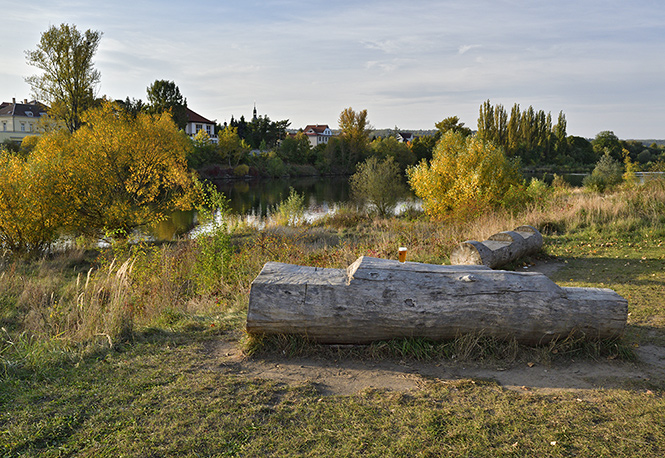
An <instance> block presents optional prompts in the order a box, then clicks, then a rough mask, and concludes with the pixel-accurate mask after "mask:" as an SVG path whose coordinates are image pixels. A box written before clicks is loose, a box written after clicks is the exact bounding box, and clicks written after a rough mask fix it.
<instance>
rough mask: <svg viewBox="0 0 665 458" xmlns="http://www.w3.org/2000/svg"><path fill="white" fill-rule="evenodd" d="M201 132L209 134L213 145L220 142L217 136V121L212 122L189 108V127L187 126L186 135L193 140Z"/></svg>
mask: <svg viewBox="0 0 665 458" xmlns="http://www.w3.org/2000/svg"><path fill="white" fill-rule="evenodd" d="M199 130H203V131H205V133H206V134H208V137H210V141H212V142H213V143H217V142H218V141H219V139H218V138H217V135H216V134H215V121H210V120H209V119H206V118H204V117H203V116H201V115H200V114H198V113H195V112H193V111H192V110H190V109H189V108H187V125H186V126H185V133H186V134H187V135H189V137H190V138H192V139H193V138H194V137H195V136H196V134H197V133H198V132H199Z"/></svg>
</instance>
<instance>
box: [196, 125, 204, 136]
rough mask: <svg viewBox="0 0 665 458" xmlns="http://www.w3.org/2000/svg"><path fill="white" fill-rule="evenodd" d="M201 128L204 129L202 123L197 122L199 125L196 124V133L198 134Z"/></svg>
mask: <svg viewBox="0 0 665 458" xmlns="http://www.w3.org/2000/svg"><path fill="white" fill-rule="evenodd" d="M201 129H203V125H201V124H197V125H196V133H197V134H198V133H199V130H201Z"/></svg>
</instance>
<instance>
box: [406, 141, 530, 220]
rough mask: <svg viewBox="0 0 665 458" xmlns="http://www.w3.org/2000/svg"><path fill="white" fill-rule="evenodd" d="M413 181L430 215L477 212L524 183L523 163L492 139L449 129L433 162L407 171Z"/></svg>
mask: <svg viewBox="0 0 665 458" xmlns="http://www.w3.org/2000/svg"><path fill="white" fill-rule="evenodd" d="M407 174H408V177H409V184H410V185H411V187H412V188H413V190H414V192H415V193H416V195H417V196H418V197H420V198H421V199H422V200H423V208H424V210H425V212H427V213H428V214H429V215H430V216H432V217H436V218H441V217H445V216H456V217H465V216H468V215H477V214H480V213H482V212H484V211H486V210H487V209H489V208H495V207H498V206H500V205H501V204H502V202H503V199H504V197H505V196H506V193H507V192H508V191H509V190H510V188H511V186H513V187H517V186H519V185H520V183H521V176H520V172H519V164H518V163H517V162H514V161H512V160H510V159H508V158H507V157H506V155H505V154H504V152H503V150H502V149H501V148H499V147H498V146H496V145H494V144H493V143H491V142H486V141H481V140H479V139H478V138H474V137H465V136H464V135H462V134H461V133H456V132H453V131H449V132H447V133H445V134H444V135H443V137H442V138H441V140H440V141H439V143H437V145H436V147H435V149H434V152H433V157H432V160H431V161H430V163H429V164H428V163H427V162H425V161H423V162H421V163H420V164H418V165H416V166H415V167H412V168H410V169H408V170H407Z"/></svg>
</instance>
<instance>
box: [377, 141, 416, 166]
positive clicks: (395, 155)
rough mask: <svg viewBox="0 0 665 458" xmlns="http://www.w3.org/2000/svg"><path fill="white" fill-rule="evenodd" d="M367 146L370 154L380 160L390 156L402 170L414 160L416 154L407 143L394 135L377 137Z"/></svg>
mask: <svg viewBox="0 0 665 458" xmlns="http://www.w3.org/2000/svg"><path fill="white" fill-rule="evenodd" d="M369 148H370V154H371V155H372V156H376V157H378V158H379V159H382V160H383V159H387V158H392V159H393V160H394V161H395V163H396V164H397V165H398V166H399V168H400V170H402V171H403V170H406V168H407V167H409V166H411V165H413V164H414V163H415V162H416V156H415V155H414V154H413V152H412V151H411V149H410V148H409V145H407V144H406V143H402V142H400V141H399V140H397V139H396V138H395V137H387V138H377V139H376V140H374V141H373V142H372V143H370V145H369Z"/></svg>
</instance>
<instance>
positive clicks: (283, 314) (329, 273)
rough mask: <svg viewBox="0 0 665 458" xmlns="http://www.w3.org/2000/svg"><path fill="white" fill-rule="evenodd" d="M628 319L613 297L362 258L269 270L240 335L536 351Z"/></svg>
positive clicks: (487, 272) (472, 269)
mask: <svg viewBox="0 0 665 458" xmlns="http://www.w3.org/2000/svg"><path fill="white" fill-rule="evenodd" d="M627 311H628V304H627V301H626V300H625V299H623V298H622V297H621V296H619V295H618V294H616V293H615V292H614V291H612V290H609V289H595V288H561V287H559V286H558V285H556V284H555V283H554V282H552V281H551V280H550V279H548V278H547V277H546V276H544V275H542V274H539V273H531V272H526V273H525V272H508V271H501V270H492V269H489V268H488V267H485V266H439V265H432V264H420V263H413V262H406V263H399V262H397V261H392V260H386V259H376V258H370V257H361V258H359V259H358V260H357V261H356V262H355V263H353V264H352V265H351V266H349V268H348V269H346V270H345V269H322V268H316V267H303V266H294V265H290V264H280V263H272V262H270V263H267V264H266V265H265V266H264V268H263V270H262V271H261V273H260V274H259V275H258V276H257V278H256V279H255V280H254V282H253V283H252V286H251V291H250V297H249V308H248V313H247V331H248V332H250V333H266V334H301V335H306V336H308V337H309V338H311V339H313V340H315V341H319V342H325V343H368V342H372V341H376V340H385V339H392V338H399V337H428V338H432V339H436V340H441V339H451V338H455V337H457V336H458V335H460V334H465V333H478V332H483V333H485V334H487V335H490V336H495V337H499V338H512V337H515V338H516V339H517V340H519V341H521V342H525V343H531V344H537V343H543V342H547V341H549V340H551V339H553V338H556V337H561V336H567V335H569V334H571V333H573V332H579V333H580V334H584V335H585V336H586V337H589V338H609V337H614V336H617V335H619V334H621V333H622V331H623V329H624V327H625V324H626V318H627Z"/></svg>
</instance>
